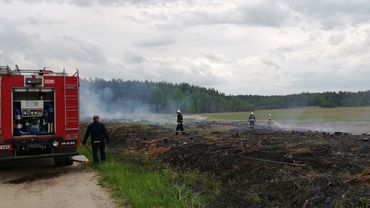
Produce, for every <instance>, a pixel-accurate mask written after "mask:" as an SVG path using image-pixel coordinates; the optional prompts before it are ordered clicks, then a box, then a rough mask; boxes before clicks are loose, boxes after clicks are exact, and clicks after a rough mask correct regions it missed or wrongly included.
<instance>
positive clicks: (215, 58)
mask: <svg viewBox="0 0 370 208" xmlns="http://www.w3.org/2000/svg"><path fill="white" fill-rule="evenodd" d="M204 55H205V57H206V58H207V59H208V60H210V61H211V62H214V63H221V64H230V63H231V60H230V59H228V58H226V57H224V56H223V55H221V54H218V53H206V54H204Z"/></svg>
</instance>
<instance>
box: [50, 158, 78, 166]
mask: <svg viewBox="0 0 370 208" xmlns="http://www.w3.org/2000/svg"><path fill="white" fill-rule="evenodd" d="M54 164H55V166H68V165H72V164H73V160H72V159H71V158H70V157H54Z"/></svg>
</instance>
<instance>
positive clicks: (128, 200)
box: [95, 160, 204, 208]
mask: <svg viewBox="0 0 370 208" xmlns="http://www.w3.org/2000/svg"><path fill="white" fill-rule="evenodd" d="M95 168H96V169H97V170H98V171H99V172H100V174H101V175H102V181H103V183H105V184H108V185H109V186H110V187H111V188H112V190H113V193H114V195H115V196H116V197H117V198H118V199H120V200H119V201H120V203H121V204H123V205H126V206H127V205H129V206H132V207H184V208H185V207H203V206H204V202H203V201H202V199H201V197H200V196H199V195H197V194H195V193H193V192H192V191H191V190H189V189H188V188H186V187H185V186H184V185H181V184H176V183H175V182H176V181H175V177H174V176H175V174H173V173H171V172H170V171H168V170H163V171H161V170H159V171H153V170H147V169H146V168H144V167H140V166H138V165H137V164H132V163H127V162H119V161H114V160H113V161H109V162H106V163H102V164H100V165H98V166H95Z"/></svg>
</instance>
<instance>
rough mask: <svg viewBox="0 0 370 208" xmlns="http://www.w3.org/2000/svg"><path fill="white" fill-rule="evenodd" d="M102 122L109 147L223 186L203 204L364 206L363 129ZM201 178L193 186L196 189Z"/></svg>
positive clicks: (369, 187)
mask: <svg viewBox="0 0 370 208" xmlns="http://www.w3.org/2000/svg"><path fill="white" fill-rule="evenodd" d="M107 127H108V128H109V132H110V134H111V145H110V147H114V149H113V151H115V152H127V151H129V152H136V153H139V154H145V155H151V156H152V157H155V158H158V161H160V163H161V164H163V165H170V166H171V167H173V168H175V169H176V170H178V171H179V172H181V171H189V170H190V171H193V170H194V171H200V172H202V173H205V174H208V175H212V176H213V177H215V178H216V179H217V180H218V181H220V183H221V187H220V188H219V189H220V190H219V191H217V193H215V197H214V198H213V200H211V201H210V203H209V205H208V206H209V207H370V160H369V158H370V154H369V146H370V142H369V141H365V140H364V138H366V137H368V136H366V135H361V136H360V135H350V134H342V133H337V134H329V133H322V132H297V131H283V130H279V129H269V128H259V129H249V128H247V125H246V124H245V123H243V122H206V121H203V122H195V123H193V124H191V125H189V126H187V129H188V131H187V135H182V136H175V135H174V131H173V126H158V125H145V124H139V123H136V124H135V123H123V124H118V123H109V124H108V125H107ZM179 181H181V180H179ZM201 184H202V183H201V182H199V185H197V184H196V183H195V184H191V188H192V189H193V190H194V191H197V192H199V193H202V192H204V191H205V190H204V189H205V188H206V187H205V186H202V185H201Z"/></svg>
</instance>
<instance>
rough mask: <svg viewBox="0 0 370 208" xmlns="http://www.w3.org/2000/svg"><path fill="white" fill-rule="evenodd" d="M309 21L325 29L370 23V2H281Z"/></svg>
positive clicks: (288, 0)
mask: <svg viewBox="0 0 370 208" xmlns="http://www.w3.org/2000/svg"><path fill="white" fill-rule="evenodd" d="M280 2H282V3H286V4H287V5H288V6H289V7H290V8H291V9H293V10H294V11H296V12H298V13H301V14H302V15H304V16H305V17H306V18H307V19H312V20H313V21H319V23H320V24H321V25H322V26H323V27H324V28H325V29H333V28H336V27H341V26H343V25H346V24H361V23H369V21H370V2H369V1H367V0H354V1H343V0H328V1H320V0H315V1H312V0H300V1H296V0H280Z"/></svg>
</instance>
